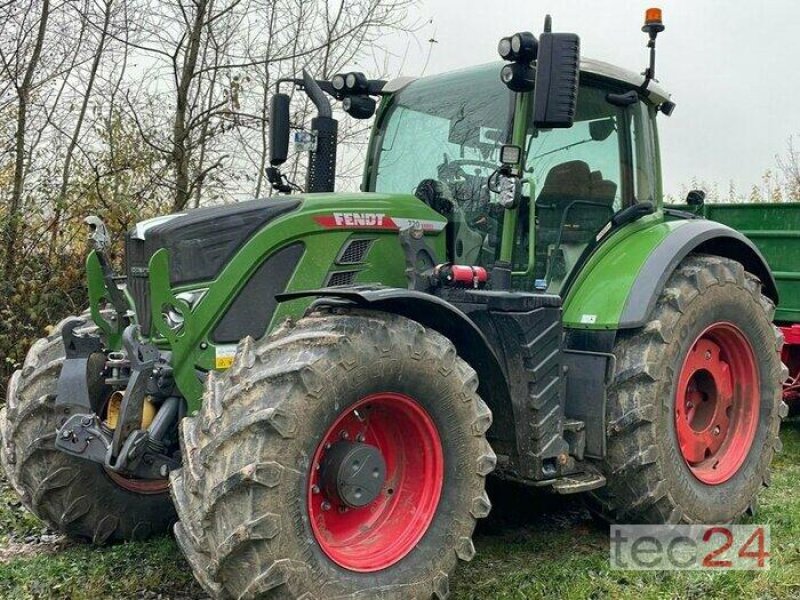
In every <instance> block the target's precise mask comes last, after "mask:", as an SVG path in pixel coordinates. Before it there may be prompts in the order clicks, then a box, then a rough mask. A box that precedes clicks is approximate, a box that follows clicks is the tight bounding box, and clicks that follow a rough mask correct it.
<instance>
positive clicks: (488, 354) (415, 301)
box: [276, 285, 516, 443]
mask: <svg viewBox="0 0 800 600" xmlns="http://www.w3.org/2000/svg"><path fill="white" fill-rule="evenodd" d="M276 298H277V300H278V302H285V301H289V300H297V299H300V298H317V300H316V301H315V303H314V304H312V307H313V306H314V305H315V304H316V305H318V304H320V303H323V304H336V303H337V302H343V303H346V304H348V305H355V306H359V307H363V308H366V309H370V310H376V311H382V312H389V313H393V314H398V315H402V316H404V317H407V318H409V319H412V320H414V321H417V322H418V323H421V324H422V325H424V326H426V327H430V328H431V329H434V330H435V331H438V332H439V333H441V334H442V335H444V336H445V337H447V338H448V339H450V341H451V342H453V345H454V346H455V347H456V352H457V353H458V355H459V356H460V357H461V358H463V359H464V360H465V361H467V363H469V365H470V366H471V367H472V368H473V369H475V371H476V372H477V374H478V381H479V382H480V390H479V393H480V395H481V397H482V398H483V399H484V401H485V402H486V403H487V404H488V405H489V408H490V409H492V414H493V415H494V424H493V425H492V429H491V430H490V431H491V434H492V436H496V438H500V439H502V440H505V441H506V442H509V443H515V440H516V438H515V433H514V422H513V416H512V408H511V398H510V393H509V385H508V380H507V378H506V375H505V372H504V370H503V367H502V364H503V362H502V361H501V360H500V358H499V357H498V356H497V354H496V352H495V349H494V347H493V345H492V344H491V343H490V341H489V340H488V339H487V337H486V336H485V335H484V333H483V332H482V331H481V329H480V328H479V327H478V326H477V325H476V324H475V323H474V322H473V321H472V320H471V319H470V318H469V317H468V316H467V315H466V314H464V313H463V312H462V311H461V310H459V309H458V308H457V307H456V306H453V305H452V304H451V303H449V302H447V301H446V300H444V299H442V298H439V297H437V296H434V295H432V294H427V293H424V292H418V291H415V290H409V289H405V288H394V287H384V286H379V285H375V286H354V287H346V288H345V287H341V288H323V289H316V290H306V291H297V292H287V293H283V294H279V295H278V296H277V297H276Z"/></svg>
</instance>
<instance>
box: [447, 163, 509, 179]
mask: <svg viewBox="0 0 800 600" xmlns="http://www.w3.org/2000/svg"><path fill="white" fill-rule="evenodd" d="M497 166H498V165H497V163H493V162H490V161H488V160H476V159H472V158H456V159H454V160H449V161H447V162H446V163H444V164H441V165H439V167H438V168H437V171H438V173H439V179H441V180H442V181H451V180H453V179H456V177H457V175H458V172H459V171H462V172H463V171H464V169H463V167H485V168H487V169H491V170H492V171H494V170H495V169H497Z"/></svg>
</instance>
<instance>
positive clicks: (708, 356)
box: [705, 350, 711, 360]
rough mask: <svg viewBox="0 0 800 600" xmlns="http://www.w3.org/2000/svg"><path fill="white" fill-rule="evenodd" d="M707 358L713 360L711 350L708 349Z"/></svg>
mask: <svg viewBox="0 0 800 600" xmlns="http://www.w3.org/2000/svg"><path fill="white" fill-rule="evenodd" d="M705 356H706V360H711V350H706V354H705Z"/></svg>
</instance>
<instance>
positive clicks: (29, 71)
mask: <svg viewBox="0 0 800 600" xmlns="http://www.w3.org/2000/svg"><path fill="white" fill-rule="evenodd" d="M8 8H9V9H10V10H13V5H11V6H10V7H8ZM49 18H50V0H42V2H41V6H40V9H39V20H38V25H37V26H36V28H35V29H36V33H35V35H34V37H33V40H32V42H31V44H30V54H29V56H27V64H24V66H23V63H24V61H25V58H26V57H25V54H27V50H28V48H26V45H25V44H24V37H25V36H27V31H26V29H27V27H26V25H27V24H26V23H25V19H24V20H23V22H22V24H21V25H22V26H21V27H20V28H19V30H18V31H19V33H20V34H22V38H21V39H22V43H20V45H19V46H18V47H17V48H16V51H15V52H14V54H13V55H12V56H7V55H6V53H5V52H2V53H0V61H1V64H0V68H2V70H3V73H4V74H5V75H6V76H7V77H8V78H9V80H10V81H12V82H13V83H12V85H13V86H14V88H15V91H16V97H17V115H16V131H15V133H14V141H15V144H14V179H13V188H12V190H11V198H10V202H9V204H8V208H7V212H6V215H5V217H6V225H5V273H6V275H8V274H9V273H11V272H12V270H13V266H14V263H15V260H16V250H17V248H16V246H17V235H18V229H19V221H20V218H19V209H20V206H21V204H22V192H23V188H24V184H25V156H26V155H25V134H26V131H27V129H26V128H27V121H28V108H29V102H30V96H31V91H32V90H33V86H34V83H35V81H34V76H35V74H36V70H37V68H38V66H39V59H40V58H41V55H42V48H43V47H44V40H45V35H46V34H47V22H48V19H49ZM20 74H21V75H22V78H21V79H20V78H19V77H20Z"/></svg>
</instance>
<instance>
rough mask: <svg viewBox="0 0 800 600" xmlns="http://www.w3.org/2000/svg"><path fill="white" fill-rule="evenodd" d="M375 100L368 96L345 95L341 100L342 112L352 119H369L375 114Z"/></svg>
mask: <svg viewBox="0 0 800 600" xmlns="http://www.w3.org/2000/svg"><path fill="white" fill-rule="evenodd" d="M376 105H377V104H376V102H375V99H374V98H370V97H369V96H347V97H346V98H345V99H344V100H342V108H343V109H344V112H346V113H347V114H348V115H350V116H351V117H353V118H354V119H369V118H370V117H371V116H372V115H374V114H375V107H376Z"/></svg>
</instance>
